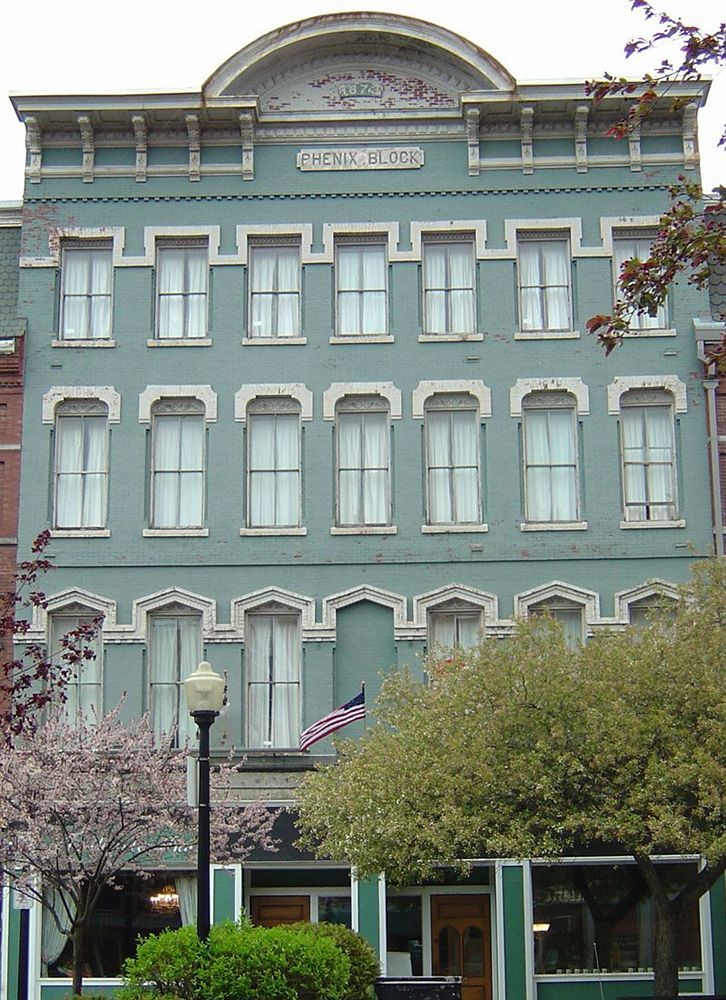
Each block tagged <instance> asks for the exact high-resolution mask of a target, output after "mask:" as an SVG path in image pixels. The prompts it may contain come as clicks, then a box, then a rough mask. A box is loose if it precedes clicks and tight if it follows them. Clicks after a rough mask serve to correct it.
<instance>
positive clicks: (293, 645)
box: [245, 612, 301, 747]
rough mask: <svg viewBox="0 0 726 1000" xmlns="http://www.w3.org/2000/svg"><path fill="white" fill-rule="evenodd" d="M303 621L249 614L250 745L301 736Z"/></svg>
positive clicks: (291, 743)
mask: <svg viewBox="0 0 726 1000" xmlns="http://www.w3.org/2000/svg"><path fill="white" fill-rule="evenodd" d="M300 658H301V650H300V621H299V618H298V616H297V615H294V614H284V613H278V612H274V613H270V614H250V615H248V616H247V628H246V648H245V666H246V672H247V745H248V746H250V747H296V746H297V742H298V739H299V736H300Z"/></svg>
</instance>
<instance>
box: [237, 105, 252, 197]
mask: <svg viewBox="0 0 726 1000" xmlns="http://www.w3.org/2000/svg"><path fill="white" fill-rule="evenodd" d="M239 131H240V137H241V139H242V180H243V181H252V180H254V179H255V120H254V118H253V116H252V113H251V112H250V111H243V112H242V113H241V114H240V116H239Z"/></svg>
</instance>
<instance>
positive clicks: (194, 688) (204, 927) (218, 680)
mask: <svg viewBox="0 0 726 1000" xmlns="http://www.w3.org/2000/svg"><path fill="white" fill-rule="evenodd" d="M184 693H185V695H186V699H187V707H188V709H189V713H190V715H191V716H192V718H193V719H194V721H195V722H196V724H197V726H198V728H199V756H198V761H199V764H198V782H197V787H198V789H199V795H198V802H199V833H198V838H197V936H198V937H199V940H200V941H206V940H207V938H208V937H209V922H210V914H209V860H210V858H209V806H210V804H209V730H210V728H211V726H212V723H213V722H214V720H215V719H216V718H217V716H218V715H219V710H220V709H221V707H222V702H223V700H224V679H223V678H222V677H220V676H219V674H217V673H215V671H214V670H212V665H211V664H210V663H207V662H206V660H204V661H202V663H200V664H199V666H198V667H197V669H196V670H195V671H194V673H193V674H191V675H190V676H189V677H187V679H186V680H185V681H184Z"/></svg>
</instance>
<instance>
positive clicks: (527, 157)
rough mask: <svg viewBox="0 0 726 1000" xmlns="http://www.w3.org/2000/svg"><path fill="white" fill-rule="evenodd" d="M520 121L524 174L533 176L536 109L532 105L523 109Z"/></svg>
mask: <svg viewBox="0 0 726 1000" xmlns="http://www.w3.org/2000/svg"><path fill="white" fill-rule="evenodd" d="M519 121H520V126H521V129H522V173H523V174H533V173H534V157H533V152H532V149H533V147H532V129H533V127H534V108H533V107H532V106H531V105H526V106H525V107H523V108H522V110H521V113H520V117H519Z"/></svg>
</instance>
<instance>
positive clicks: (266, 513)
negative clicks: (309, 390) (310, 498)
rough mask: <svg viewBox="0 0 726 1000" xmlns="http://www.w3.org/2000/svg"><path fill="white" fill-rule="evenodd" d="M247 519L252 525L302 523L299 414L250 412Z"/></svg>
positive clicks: (283, 525) (287, 526) (291, 526)
mask: <svg viewBox="0 0 726 1000" xmlns="http://www.w3.org/2000/svg"><path fill="white" fill-rule="evenodd" d="M247 435H248V436H247V520H248V526H249V527H250V528H296V527H298V526H299V524H300V417H299V414H298V413H285V412H282V413H255V412H250V413H249V416H248V425H247Z"/></svg>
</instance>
